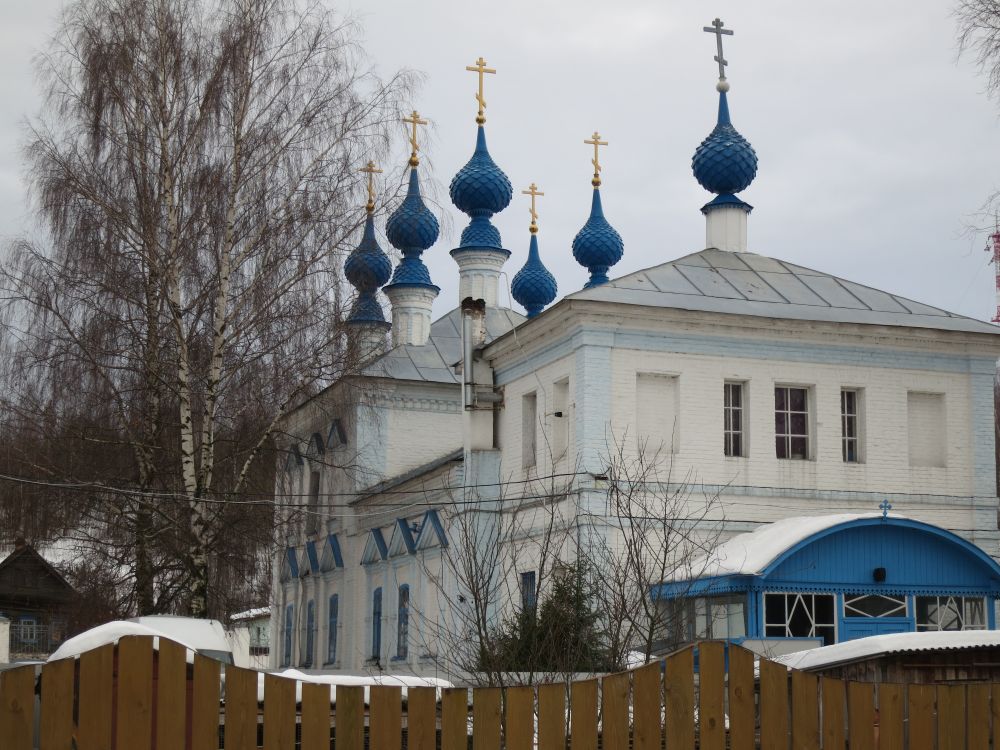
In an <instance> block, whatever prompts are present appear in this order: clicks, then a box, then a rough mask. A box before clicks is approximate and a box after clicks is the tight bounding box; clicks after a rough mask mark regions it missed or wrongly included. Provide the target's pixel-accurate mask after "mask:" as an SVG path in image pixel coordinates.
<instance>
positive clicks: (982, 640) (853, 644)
mask: <svg viewBox="0 0 1000 750" xmlns="http://www.w3.org/2000/svg"><path fill="white" fill-rule="evenodd" d="M988 646H1000V631H997V630H962V631H953V630H941V631H933V632H931V631H928V632H922V633H892V634H890V635H873V636H869V637H868V638H857V639H855V640H853V641H844V642H843V643H835V644H833V645H832V646H822V647H820V648H813V649H809V650H808V651H798V652H796V653H794V654H786V655H785V656H779V657H777V658H776V659H774V661H776V662H779V663H781V664H784V665H785V666H787V667H789V668H791V669H816V668H818V667H828V666H831V665H834V664H842V663H844V662H851V661H857V660H859V659H866V658H869V657H872V656H881V655H883V654H897V653H901V652H905V651H911V652H912V651H936V650H958V649H968V648H983V647H988Z"/></svg>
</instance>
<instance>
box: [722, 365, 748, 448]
mask: <svg viewBox="0 0 1000 750" xmlns="http://www.w3.org/2000/svg"><path fill="white" fill-rule="evenodd" d="M731 388H735V389H738V393H739V394H740V396H739V402H740V403H739V405H738V406H734V405H733V404H732V400H731V398H730V389H731ZM747 390H748V389H747V383H746V381H744V380H727V381H725V382H724V383H723V385H722V451H723V453H724V454H725V455H726V457H727V458H746V456H747V430H746V426H747ZM734 416H736V417H737V419H738V421H739V428H738V429H737V428H734V427H733V417H734ZM733 438H739V449H738V450H737V449H734V448H733Z"/></svg>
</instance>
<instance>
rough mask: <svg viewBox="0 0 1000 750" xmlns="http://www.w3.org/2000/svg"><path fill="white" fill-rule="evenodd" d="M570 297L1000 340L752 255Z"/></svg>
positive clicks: (699, 258) (700, 261) (670, 269)
mask: <svg viewBox="0 0 1000 750" xmlns="http://www.w3.org/2000/svg"><path fill="white" fill-rule="evenodd" d="M567 299H579V300H595V301H600V302H617V303H619V304H626V305H644V306H647V307H673V308H679V309H681V310H700V311H705V312H718V313H729V314H733V315H755V316H760V317H764V318H784V319H793V320H815V321H826V322H833V323H863V324H869V325H884V326H908V327H912V328H936V329H942V330H949V331H968V332H971V333H991V334H1000V327H998V326H995V325H991V324H990V323H986V322H984V321H981V320H975V319H973V318H967V317H965V316H962V315H956V314H954V313H950V312H947V311H946V310H940V309H938V308H936V307H931V306H930V305H924V304H921V303H920V302H914V301H913V300H909V299H906V298H905V297H900V296H898V295H895V294H889V293H888V292H882V291H879V290H878V289H872V288H871V287H867V286H864V285H862V284H856V283H854V282H853V281H847V280H845V279H840V278H837V277H836V276H831V275H830V274H828V273H823V272H822V271H813V270H812V269H810V268H803V267H802V266H797V265H795V264H794V263H787V262H785V261H781V260H777V259H775V258H768V257H766V256H763V255H756V254H754V253H746V252H743V253H736V252H729V251H726V250H717V249H715V248H708V249H707V250H702V251H700V252H697V253H693V254H691V255H687V256H685V257H683V258H679V259H677V260H673V261H670V262H669V263H664V264H662V265H659V266H654V267H652V268H647V269H645V270H642V271H636V272H635V273H631V274H629V275H627V276H622V277H621V278H619V279H613V280H612V281H610V282H608V283H607V284H602V285H601V286H598V287H594V288H592V289H584V290H582V291H579V292H575V293H574V294H571V295H568V297H567Z"/></svg>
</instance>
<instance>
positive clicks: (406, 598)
mask: <svg viewBox="0 0 1000 750" xmlns="http://www.w3.org/2000/svg"><path fill="white" fill-rule="evenodd" d="M409 639H410V585H409V584H408V583H404V584H403V585H401V586H400V587H399V592H398V599H397V602H396V658H397V659H399V660H403V659H406V658H407V657H408V656H409V653H410V644H409Z"/></svg>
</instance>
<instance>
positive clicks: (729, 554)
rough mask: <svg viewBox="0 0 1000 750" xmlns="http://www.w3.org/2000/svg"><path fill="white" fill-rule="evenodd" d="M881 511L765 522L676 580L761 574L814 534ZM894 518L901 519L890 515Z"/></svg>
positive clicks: (876, 515)
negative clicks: (782, 555) (783, 554)
mask: <svg viewBox="0 0 1000 750" xmlns="http://www.w3.org/2000/svg"><path fill="white" fill-rule="evenodd" d="M881 515H882V514H881V513H838V514H835V515H829V516H795V517H792V518H783V519H781V520H780V521H774V522H773V523H768V524H764V525H763V526H760V527H758V528H756V529H754V530H753V531H750V532H748V533H745V534H739V535H737V536H734V537H733V538H732V539H730V540H728V541H726V542H723V543H722V544H720V545H719V546H718V547H716V548H715V549H713V550H711V551H710V552H708V553H707V554H706V555H702V556H700V557H699V558H697V559H695V560H693V561H692V562H691V563H690V566H689V567H686V568H685V569H683V570H678V571H677V572H676V574H675V575H674V578H673V580H690V579H691V578H714V577H716V576H728V575H759V574H761V573H763V572H764V570H765V569H766V568H767V566H768V565H770V564H771V563H772V562H774V561H775V560H776V559H777V558H778V557H779V556H781V554H782V553H784V552H786V551H787V550H789V549H791V548H792V547H794V546H795V545H796V544H798V543H799V542H801V541H803V540H805V539H808V538H809V537H811V536H812V535H813V534H818V533H819V532H821V531H825V530H826V529H829V528H832V527H834V526H838V525H840V524H842V523H849V522H851V521H857V520H859V519H862V518H879V517H881ZM891 515H892V518H902V517H903V516H898V515H896V514H891Z"/></svg>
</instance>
